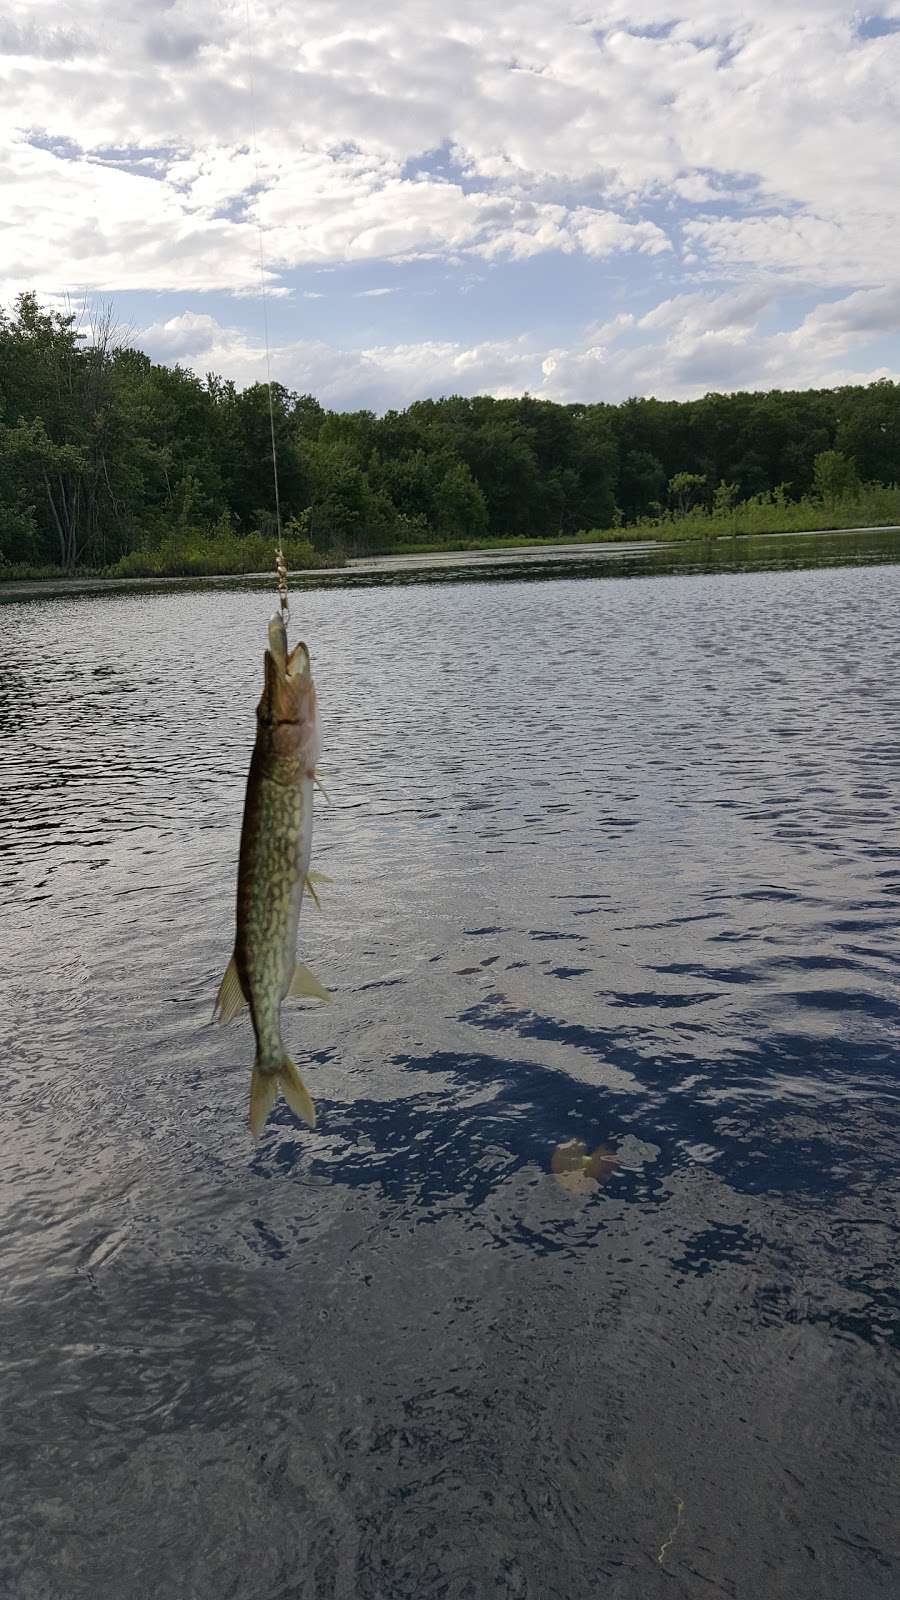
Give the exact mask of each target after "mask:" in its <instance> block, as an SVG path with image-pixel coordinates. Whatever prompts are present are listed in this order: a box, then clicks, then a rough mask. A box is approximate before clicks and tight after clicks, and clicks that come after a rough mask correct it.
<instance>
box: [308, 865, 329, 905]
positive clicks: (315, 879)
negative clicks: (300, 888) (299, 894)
mask: <svg viewBox="0 0 900 1600" xmlns="http://www.w3.org/2000/svg"><path fill="white" fill-rule="evenodd" d="M303 883H304V887H305V889H306V892H307V894H308V895H309V896H310V897H311V899H313V900H314V901H315V903H316V910H317V911H321V909H322V902H321V900H320V899H319V896H318V895H317V894H316V884H317V883H334V879H333V878H328V877H326V875H325V873H324V872H308V873H307V874H306V877H305V878H304V880H303Z"/></svg>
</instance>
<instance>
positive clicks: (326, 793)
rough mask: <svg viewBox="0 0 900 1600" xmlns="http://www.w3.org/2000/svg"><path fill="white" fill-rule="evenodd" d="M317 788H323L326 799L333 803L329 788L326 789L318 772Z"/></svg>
mask: <svg viewBox="0 0 900 1600" xmlns="http://www.w3.org/2000/svg"><path fill="white" fill-rule="evenodd" d="M316 788H317V789H321V791H322V793H323V795H324V796H325V799H326V800H327V801H328V804H329V805H331V795H330V794H329V793H328V790H327V789H326V787H325V785H324V783H323V782H322V779H321V778H320V777H319V774H318V773H316Z"/></svg>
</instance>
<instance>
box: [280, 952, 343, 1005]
mask: <svg viewBox="0 0 900 1600" xmlns="http://www.w3.org/2000/svg"><path fill="white" fill-rule="evenodd" d="M286 998H287V999H289V1000H330V999H331V998H332V996H331V995H330V994H329V993H328V990H327V989H325V988H323V986H322V984H321V983H320V982H319V980H318V978H317V977H316V976H315V975H314V974H313V973H312V972H310V970H309V967H305V966H304V965H303V962H302V961H298V962H297V965H296V966H295V968H294V976H293V977H292V979H291V983H290V988H289V989H288V992H287V996H286Z"/></svg>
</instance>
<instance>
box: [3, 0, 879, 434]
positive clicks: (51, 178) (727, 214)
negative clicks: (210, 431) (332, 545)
mask: <svg viewBox="0 0 900 1600" xmlns="http://www.w3.org/2000/svg"><path fill="white" fill-rule="evenodd" d="M251 22H252V27H251V33H250V35H248V32H247V28H246V12H245V7H244V3H243V0H240V3H238V4H237V5H229V4H226V5H219V4H216V5H212V4H209V3H207V0H190V3H179V0H174V3H172V4H169V5H167V6H165V7H164V8H158V7H151V6H149V5H148V4H147V3H146V0H123V3H122V4H121V5H120V6H117V8H116V22H115V27H112V26H110V18H109V11H108V7H105V6H104V7H101V5H100V4H99V0H72V3H71V4H70V5H69V6H68V7H67V8H66V12H65V22H64V25H61V23H60V18H59V10H58V7H56V6H51V5H50V4H49V3H48V0H29V3H28V4H27V5H25V4H22V3H21V0H13V4H12V6H11V7H10V8H8V9H7V12H6V15H5V19H4V20H3V21H2V22H0V297H2V298H3V299H4V300H9V299H10V298H11V297H12V296H13V295H14V294H15V293H16V292H18V291H19V290H21V289H22V288H36V289H37V290H38V291H39V292H42V293H45V294H48V295H49V294H56V293H58V292H60V291H61V290H64V289H65V290H69V291H70V292H72V293H76V294H78V293H85V294H92V293H93V294H97V293H100V294H105V295H110V296H115V295H116V294H125V293H127V294H131V295H148V296H149V295H154V294H166V295H170V296H171V295H175V296H178V295H181V296H183V297H187V296H192V297H194V300H195V303H196V300H197V297H200V299H201V301H202V297H203V296H205V295H219V296H221V294H222V293H223V292H226V293H230V294H232V295H235V296H238V297H240V296H246V295H249V294H252V293H254V292H255V290H256V286H257V282H258V271H259V268H258V236H257V227H258V226H259V227H260V228H261V230H262V236H263V248H264V255H265V261H266V271H267V278H268V282H269V285H270V289H271V290H272V291H274V292H276V293H280V294H283V295H286V296H291V295H293V296H294V298H295V299H296V303H297V327H298V330H300V329H301V328H302V327H303V325H304V323H303V316H302V312H303V307H302V306H301V304H300V301H301V297H302V295H303V294H306V295H308V294H309V293H310V292H311V291H309V290H305V291H300V292H297V274H299V273H302V271H303V270H305V269H311V268H321V269H324V268H328V269H334V270H340V269H342V268H349V267H356V268H359V269H360V270H364V269H366V268H369V267H371V268H372V269H373V271H374V269H375V268H378V267H381V268H383V267H384V266H385V265H387V264H390V265H391V266H392V267H402V266H403V265H404V264H410V263H416V262H427V261H435V262H439V263H446V264H447V265H448V267H450V266H455V267H457V268H458V267H460V266H461V265H462V266H464V265H465V263H467V262H468V263H472V264H474V265H478V264H481V266H489V267H490V268H491V270H493V271H494V272H503V271H506V270H509V269H510V268H511V267H512V266H513V265H514V264H516V263H523V262H534V261H538V260H540V259H542V258H543V259H545V260H546V261H547V263H548V266H552V264H553V263H554V262H555V261H562V260H565V259H570V260H571V259H575V258H577V259H581V260H584V261H585V262H586V263H588V264H589V265H590V266H591V268H592V269H593V270H595V271H596V274H597V286H598V287H597V301H598V312H602V311H603V302H604V295H605V286H606V284H607V282H608V275H609V274H610V273H611V272H613V271H615V272H616V273H618V274H619V276H620V277H621V276H622V275H623V274H624V276H625V279H626V283H627V282H628V281H630V280H631V279H633V281H634V282H635V284H637V283H638V282H639V281H640V283H641V284H642V285H645V286H646V283H647V281H648V280H647V277H646V274H647V273H649V272H652V273H653V274H655V277H654V279H653V282H654V283H657V284H658V293H657V299H656V304H655V306H654V307H651V309H650V310H649V311H648V310H647V308H646V304H645V303H643V302H642V303H641V304H638V296H637V293H636V292H635V295H634V297H633V304H630V305H629V302H628V297H627V294H626V299H625V305H626V306H627V310H626V311H625V312H622V311H621V310H620V311H619V312H618V315H619V316H622V315H624V316H630V317H631V318H632V319H633V320H632V322H631V323H629V324H628V325H627V326H623V325H622V324H621V322H620V323H619V325H618V326H617V327H616V328H615V329H614V330H612V333H610V330H609V329H607V330H606V332H605V333H604V334H603V335H602V336H601V335H600V334H599V333H598V332H597V329H596V327H593V326H592V325H590V324H587V323H586V324H585V326H584V327H582V328H581V329H580V330H579V331H578V333H577V337H571V336H567V339H566V341H565V344H564V346H560V345H559V341H558V339H557V338H556V337H555V335H554V333H553V331H552V329H551V327H550V322H551V318H550V317H549V315H548V316H547V317H543V316H542V314H541V310H540V308H539V307H535V306H529V307H528V309H527V312H525V311H523V320H522V327H521V333H520V335H519V336H518V337H516V338H513V339H509V338H504V339H497V340H488V341H487V342H485V341H483V340H482V341H474V342H472V343H471V344H470V343H469V342H468V341H465V340H463V341H460V340H459V339H458V338H457V337H454V338H448V337H447V336H446V327H445V325H444V323H443V322H442V316H441V309H442V308H441V306H440V304H439V303H436V305H435V308H434V325H433V329H432V330H431V335H430V336H429V337H427V338H417V339H416V340H415V341H414V342H413V343H401V342H396V341H395V342H394V343H393V344H387V343H386V344H384V345H381V344H379V345H377V346H368V345H367V346H366V347H365V348H361V347H358V346H356V347H354V346H352V344H350V343H349V341H345V340H342V338H341V329H340V327H334V328H332V330H331V334H330V337H329V340H328V342H327V343H322V342H318V341H311V340H306V341H305V342H304V341H303V340H302V339H298V340H296V341H293V342H287V343H284V344H283V346H282V347H281V348H279V350H278V351H277V352H276V366H280V367H281V369H282V370H283V371H284V372H285V373H288V372H295V373H296V374H297V375H298V376H297V380H296V381H300V380H301V376H302V377H303V378H304V379H305V378H308V382H306V381H304V383H303V386H304V387H310V388H315V389H316V390H317V392H320V393H321V394H322V395H323V397H327V396H328V395H329V393H333V403H335V402H336V399H337V397H338V396H340V397H341V402H340V403H354V399H356V400H359V401H360V403H362V397H363V396H365V395H374V394H377V395H379V396H381V397H382V398H381V400H380V401H379V402H378V403H385V397H388V396H394V397H395V400H394V403H398V402H399V397H400V396H402V395H407V394H409V395H412V394H414V393H419V392H420V391H421V386H422V385H423V384H426V385H428V392H432V393H435V392H442V391H444V390H445V389H446V387H447V386H448V385H449V386H451V387H452V386H454V385H455V386H457V387H460V388H462V387H467V388H468V387H470V386H472V385H474V386H476V387H482V388H490V389H494V390H495V391H496V392H513V391H515V392H518V391H519V390H521V388H523V387H529V388H532V389H533V390H534V391H535V392H546V393H548V394H551V393H552V394H553V397H554V398H582V397H583V398H590V397H591V396H592V395H594V396H596V393H597V391H599V390H603V392H604V395H605V397H608V398H616V397H618V396H619V395H620V394H621V393H622V392H645V391H646V388H647V386H650V387H652V388H654V389H655V391H656V392H667V393H672V394H684V393H695V392H697V391H698V388H701V389H702V387H703V386H706V387H735V386H739V385H742V384H754V385H757V386H760V385H765V384H770V383H776V382H777V383H784V384H805V383H818V382H823V381H842V380H843V379H844V378H846V377H847V376H849V375H851V374H853V375H857V376H859V375H862V376H868V375H876V374H878V373H880V372H882V371H885V370H887V371H891V370H893V369H894V367H895V366H896V335H897V333H898V331H900V266H898V262H900V249H898V246H900V221H898V210H897V206H896V200H895V191H896V155H897V118H898V110H900V107H898V98H900V95H898V84H900V27H898V25H900V0H890V3H883V4H880V5H879V6H878V7H877V10H873V12H872V13H871V14H867V13H865V12H861V11H860V10H858V9H853V8H850V7H848V6H846V5H841V4H837V3H834V0H779V3H778V4H776V3H775V0H756V3H755V5H754V6H753V8H752V15H750V16H748V14H747V11H746V7H745V6H744V5H743V4H741V5H740V6H739V5H738V4H737V3H735V0H695V3H693V4H692V5H691V7H690V8H688V7H687V6H686V5H685V4H684V3H683V0H669V3H662V0H632V3H630V4H629V6H628V8H627V11H626V10H625V9H624V8H623V7H622V6H621V5H620V4H616V3H597V4H594V5H589V6H588V7H587V8H585V7H584V6H583V5H577V6H576V5H571V6H570V5H567V4H565V0H564V3H562V4H559V3H557V0H525V3H518V0H511V3H507V4H500V3H499V0H479V3H478V4H477V5H476V4H475V3H474V0H457V4H456V5H454V7H453V8H452V14H451V13H448V11H447V8H446V7H443V6H439V5H438V4H436V3H435V0H407V3H406V4H404V5H402V6H398V7H394V8H382V10H381V11H378V12H376V11H373V8H372V7H371V5H370V4H369V3H368V0H343V3H342V4H341V5H340V6H338V5H337V4H336V3H333V0H312V3H311V4H309V5H306V6H304V7H303V8H302V9H298V8H297V7H293V6H289V5H287V4H285V3H281V0H278V3H269V0H252V3H251ZM251 83H252V84H254V85H255V93H254V94H253V95H251ZM254 128H255V149H254ZM641 274H643V277H642V276H641ZM367 287H368V286H365V287H363V289H362V295H365V294H366V293H367ZM379 287H380V286H378V285H376V286H374V287H372V288H370V289H368V293H369V296H370V298H371V300H372V301H373V311H374V307H375V306H377V305H378V304H379V303H382V304H384V305H385V307H386V304H387V302H386V300H385V301H384V302H380V300H379V295H378V293H377V289H378V288H379ZM801 298H802V309H801V310H800V311H798V310H797V307H798V306H800V304H801ZM325 301H326V304H327V302H328V297H327V295H326V296H325ZM239 307H240V301H239V300H236V301H235V315H234V317H231V316H228V317H225V318H222V316H221V313H219V314H218V315H213V313H212V312H211V311H209V312H206V311H201V312H197V311H196V309H193V310H190V311H189V310H188V309H187V305H186V304H185V309H184V310H183V311H182V312H180V313H178V314H176V315H175V316H174V317H172V316H166V317H165V318H164V319H162V320H158V319H155V318H154V317H153V316H152V315H150V314H148V315H147V317H146V319H145V324H146V334H145V340H146V344H147V348H148V349H151V350H152V351H153V353H155V354H158V355H160V356H161V357H164V358H165V359H172V360H175V359H183V360H191V361H193V360H197V361H201V358H203V359H206V357H207V356H209V357H211V356H212V355H213V354H217V355H218V357H219V358H220V364H221V366H222V369H223V370H227V371H229V372H230V373H231V374H232V375H233V376H239V375H242V374H243V375H244V376H248V377H249V376H259V371H260V367H259V356H258V351H256V349H255V347H254V343H253V339H252V337H251V335H250V334H249V333H248V328H249V326H250V323H249V321H248V320H247V319H246V318H245V319H244V321H243V322H242V320H241V316H240V311H239ZM192 317H193V319H194V320H193V321H191V320H190V319H191V318H192ZM204 317H206V318H207V320H206V321H204V320H203V319H204ZM599 320H600V321H604V320H605V321H607V322H608V321H609V320H610V319H609V318H608V317H607V318H605V319H604V318H603V316H602V315H601V317H600V319H599ZM545 323H546V331H545V327H544V324H545ZM204 339H205V340H206V341H207V343H206V345H205V346H204V345H203V343H202V341H203V340H204ZM892 341H893V342H892ZM345 344H347V346H348V347H347V348H345V347H344V346H345ZM166 351H168V354H166ZM254 363H256V365H254ZM201 364H202V362H201ZM209 364H210V365H215V362H214V361H213V360H212V359H210V361H209ZM579 386H580V387H579ZM576 390H577V391H578V392H577V393H576ZM367 403H370V402H367ZM387 403H390V402H389V401H388V402H387Z"/></svg>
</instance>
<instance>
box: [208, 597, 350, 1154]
mask: <svg viewBox="0 0 900 1600" xmlns="http://www.w3.org/2000/svg"><path fill="white" fill-rule="evenodd" d="M318 755H319V726H318V708H317V704H316V690H315V685H314V683H313V680H312V673H311V670H310V660H309V651H308V650H307V648H306V645H305V644H298V645H297V646H296V647H295V648H294V649H293V650H292V651H291V653H290V654H288V653H287V640H286V635H285V631H284V625H283V623H282V622H281V619H280V618H279V617H273V619H272V621H271V622H270V624H269V648H268V649H267V650H266V653H265V683H264V687H263V693H262V698H261V700H260V702H259V705H258V706H257V708H256V743H255V745H254V748H253V756H252V758H251V761H250V771H249V774H248V776H247V794H246V798H245V801H244V821H243V826H242V828H241V850H240V862H239V865H238V886H237V925H236V932H235V941H234V954H233V956H232V958H231V960H230V962H229V963H228V967H227V968H226V971H225V976H224V978H223V979H222V983H221V985H220V987H219V993H218V996H217V998H216V1004H215V1009H214V1011H213V1016H214V1018H216V1019H218V1021H220V1022H228V1021H230V1020H231V1018H232V1017H235V1016H237V1015H238V1014H239V1012H240V1011H241V1010H242V1009H243V1007H244V1005H248V1006H249V1007H250V1015H251V1018H252V1020H253V1029H254V1032H255V1034H256V1061H255V1063H254V1067H253V1077H252V1079H251V1085H250V1127H251V1130H252V1132H253V1135H254V1137H255V1138H258V1137H259V1135H260V1133H261V1132H262V1129H263V1127H264V1125H265V1122H266V1118H267V1117H268V1115H269V1112H270V1111H271V1109H272V1106H273V1105H274V1103H275V1099H276V1097H277V1094H278V1091H279V1089H280V1090H281V1092H282V1094H283V1095H284V1097H285V1099H286V1100H287V1102H288V1105H289V1106H290V1107H291V1109H292V1110H293V1111H295V1112H296V1113H297V1115H298V1116H300V1117H302V1118H303V1120H304V1121H305V1122H308V1123H309V1125H310V1127H315V1121H316V1113H315V1108H314V1106H313V1103H312V1100H311V1099H310V1096H309V1092H308V1090H307V1088H306V1085H305V1084H304V1082H303V1079H302V1078H301V1076H300V1073H299V1072H298V1070H297V1068H296V1066H295V1065H294V1063H293V1061H291V1060H290V1059H289V1057H288V1055H287V1052H286V1051H285V1048H284V1045H283V1043H282V1040H281V1002H282V1001H283V1000H285V999H287V998H288V996H301V995H303V996H315V997H316V998H318V999H321V1000H328V999H330V998H331V997H330V995H329V994H328V992H327V990H325V989H323V988H322V985H321V984H320V983H319V982H318V981H317V979H316V978H314V977H313V975H312V973H311V972H310V971H309V970H308V968H306V967H304V966H303V964H302V963H301V962H298V961H297V954H296V953H297V924H298V921H299V918H300V906H301V903H302V900H303V892H304V889H309V890H310V892H311V893H312V894H313V895H314V894H315V891H314V890H313V889H312V886H311V883H310V873H309V856H310V849H311V846H312V814H313V789H314V786H315V781H316V762H317V760H318Z"/></svg>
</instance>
